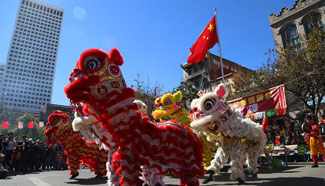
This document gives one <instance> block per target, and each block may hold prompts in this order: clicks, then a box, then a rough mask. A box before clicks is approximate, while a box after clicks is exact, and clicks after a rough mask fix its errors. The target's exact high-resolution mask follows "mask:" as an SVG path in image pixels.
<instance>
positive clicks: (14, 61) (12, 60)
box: [8, 58, 54, 73]
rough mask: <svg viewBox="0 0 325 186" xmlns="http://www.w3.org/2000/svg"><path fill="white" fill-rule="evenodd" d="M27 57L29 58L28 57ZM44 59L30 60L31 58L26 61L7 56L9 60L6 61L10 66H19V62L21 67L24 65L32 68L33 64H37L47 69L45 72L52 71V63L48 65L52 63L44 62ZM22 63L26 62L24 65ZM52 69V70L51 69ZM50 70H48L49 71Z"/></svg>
mask: <svg viewBox="0 0 325 186" xmlns="http://www.w3.org/2000/svg"><path fill="white" fill-rule="evenodd" d="M28 59H29V58H28ZM34 62H35V63H34ZM43 63H45V61H40V60H32V59H31V62H29V60H27V61H22V60H16V59H12V58H9V61H8V66H11V65H15V66H19V64H20V65H21V66H22V67H25V68H29V69H32V68H34V67H35V66H39V67H41V68H40V69H43V67H44V69H45V70H46V71H47V72H52V73H54V71H53V70H54V65H53V66H50V65H52V63H50V64H49V65H47V64H44V65H43ZM23 64H27V66H26V65H23ZM51 69H52V70H51ZM49 70H50V71H49Z"/></svg>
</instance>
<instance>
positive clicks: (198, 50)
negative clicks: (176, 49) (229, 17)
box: [187, 16, 219, 64]
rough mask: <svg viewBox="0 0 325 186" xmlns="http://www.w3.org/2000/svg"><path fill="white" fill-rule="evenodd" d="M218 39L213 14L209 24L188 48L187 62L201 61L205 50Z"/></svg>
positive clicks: (205, 52)
mask: <svg viewBox="0 0 325 186" xmlns="http://www.w3.org/2000/svg"><path fill="white" fill-rule="evenodd" d="M218 41H219V39H218V35H217V28H216V17H215V16H213V18H212V19H211V21H210V22H209V24H208V25H207V26H206V27H205V28H204V30H203V32H202V33H201V35H200V37H199V38H198V39H197V41H196V42H195V43H194V44H193V45H192V47H191V49H190V51H191V53H190V55H189V56H188V58H187V62H188V63H189V64H193V63H199V62H201V61H203V59H204V58H205V55H206V54H207V51H208V50H209V49H210V48H212V47H213V46H214V45H215V44H216V43H218Z"/></svg>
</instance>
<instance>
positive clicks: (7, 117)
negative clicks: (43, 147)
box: [0, 104, 46, 142]
mask: <svg viewBox="0 0 325 186" xmlns="http://www.w3.org/2000/svg"><path fill="white" fill-rule="evenodd" d="M0 121H1V122H2V121H8V122H9V127H8V129H2V127H1V128H0V134H4V135H7V134H8V133H11V132H12V133H13V134H14V137H20V138H21V137H22V136H23V135H27V137H28V138H32V139H33V140H36V139H39V140H41V141H43V142H45V140H46V138H45V136H44V130H45V127H43V128H39V125H38V121H36V119H35V118H34V117H33V116H32V115H31V114H28V113H25V114H22V113H20V112H17V111H16V110H15V109H8V108H5V107H3V104H0ZM18 121H22V122H24V125H23V126H24V128H22V129H18ZM30 121H33V122H34V128H32V129H29V128H28V122H30ZM1 126H2V123H1Z"/></svg>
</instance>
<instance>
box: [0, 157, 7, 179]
mask: <svg viewBox="0 0 325 186" xmlns="http://www.w3.org/2000/svg"><path fill="white" fill-rule="evenodd" d="M4 161H5V155H4V154H2V153H0V179H5V178H6V177H7V176H8V170H7V169H5V168H4V167H3V164H2V163H3V162H4Z"/></svg>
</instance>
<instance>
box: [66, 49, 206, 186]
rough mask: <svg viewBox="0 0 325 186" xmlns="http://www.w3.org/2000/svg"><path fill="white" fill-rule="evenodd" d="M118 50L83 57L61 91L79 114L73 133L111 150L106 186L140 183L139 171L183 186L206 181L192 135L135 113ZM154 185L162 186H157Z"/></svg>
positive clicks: (94, 51) (176, 125)
mask: <svg viewBox="0 0 325 186" xmlns="http://www.w3.org/2000/svg"><path fill="white" fill-rule="evenodd" d="M122 64H123V58H122V56H121V55H120V53H119V51H118V50H117V49H112V50H111V52H110V53H109V54H107V53H106V52H104V51H103V50H99V49H89V50H86V51H84V52H83V53H82V54H81V56H80V58H79V60H78V62H77V64H76V67H75V69H74V70H73V72H72V73H71V74H70V78H69V80H70V81H71V82H70V83H69V84H68V85H67V86H66V87H65V88H64V91H65V93H66V95H67V97H68V98H69V99H70V100H71V102H72V105H73V106H74V107H75V109H76V110H77V111H78V113H80V115H79V117H77V118H75V120H76V119H77V120H79V121H80V122H75V123H74V125H80V126H78V127H74V128H76V129H79V130H80V131H87V132H88V133H92V134H93V135H87V136H88V137H90V138H92V139H93V140H95V141H96V140H97V141H99V142H101V143H103V145H105V146H106V147H107V148H108V149H109V154H108V162H107V170H108V174H107V176H108V185H113V186H118V185H121V186H124V185H138V184H141V183H143V181H142V180H140V179H139V176H140V174H141V166H146V167H147V168H148V169H150V170H151V169H157V170H159V173H160V174H161V175H165V174H167V173H168V172H173V173H174V174H175V175H176V176H179V177H180V180H181V181H180V185H181V186H197V185H199V182H198V176H203V175H204V169H203V166H202V144H201V142H200V141H199V139H198V137H197V136H196V134H195V133H193V132H192V130H191V129H190V128H188V127H185V126H184V125H182V124H180V123H176V122H171V121H166V122H161V123H155V124H154V123H153V122H151V121H150V120H149V119H146V118H145V117H141V113H140V112H139V111H137V109H138V106H137V105H136V104H135V103H133V101H134V96H135V92H134V90H133V89H131V88H128V87H127V86H126V83H125V81H124V78H123V76H122V73H121V71H120V68H119V66H121V65H122ZM157 185H163V182H162V183H157Z"/></svg>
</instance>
